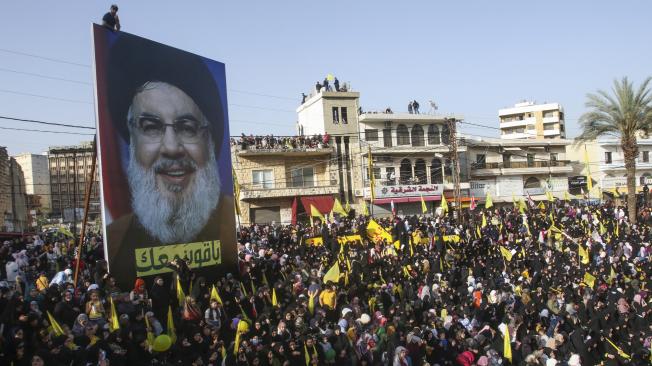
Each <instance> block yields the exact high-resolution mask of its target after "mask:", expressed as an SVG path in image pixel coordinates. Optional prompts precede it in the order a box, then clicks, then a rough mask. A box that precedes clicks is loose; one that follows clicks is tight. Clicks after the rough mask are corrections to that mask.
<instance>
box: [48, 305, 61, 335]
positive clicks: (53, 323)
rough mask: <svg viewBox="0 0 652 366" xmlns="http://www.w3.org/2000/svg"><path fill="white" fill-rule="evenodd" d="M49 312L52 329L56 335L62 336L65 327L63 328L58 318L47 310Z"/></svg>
mask: <svg viewBox="0 0 652 366" xmlns="http://www.w3.org/2000/svg"><path fill="white" fill-rule="evenodd" d="M47 314H48V321H49V322H50V326H51V327H52V331H53V332H54V335H56V336H60V335H63V328H61V325H59V323H58V322H57V320H56V319H54V317H53V316H52V314H50V311H49V310H48V311H47Z"/></svg>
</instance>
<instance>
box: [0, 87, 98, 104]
mask: <svg viewBox="0 0 652 366" xmlns="http://www.w3.org/2000/svg"><path fill="white" fill-rule="evenodd" d="M0 92H3V93H9V94H16V95H23V96H28V97H35V98H42V99H50V100H58V101H61V102H69V103H81V104H93V103H91V102H88V101H84V100H78V99H66V98H58V97H51V96H48V95H41V94H32V93H24V92H21V91H16V90H9V89H0Z"/></svg>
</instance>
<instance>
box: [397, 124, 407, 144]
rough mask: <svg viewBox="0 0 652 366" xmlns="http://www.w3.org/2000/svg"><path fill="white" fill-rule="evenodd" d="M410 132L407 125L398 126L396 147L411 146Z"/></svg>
mask: <svg viewBox="0 0 652 366" xmlns="http://www.w3.org/2000/svg"><path fill="white" fill-rule="evenodd" d="M409 144H410V132H409V131H408V129H407V127H406V126H405V125H398V127H396V145H399V146H400V145H409Z"/></svg>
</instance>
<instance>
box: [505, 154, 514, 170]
mask: <svg viewBox="0 0 652 366" xmlns="http://www.w3.org/2000/svg"><path fill="white" fill-rule="evenodd" d="M511 160H512V156H511V155H510V154H503V168H509V167H510V165H511Z"/></svg>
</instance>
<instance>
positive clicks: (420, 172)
mask: <svg viewBox="0 0 652 366" xmlns="http://www.w3.org/2000/svg"><path fill="white" fill-rule="evenodd" d="M414 176H415V178H416V182H417V184H427V183H428V174H427V173H426V162H425V161H424V160H423V159H417V161H416V162H415V163H414Z"/></svg>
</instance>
